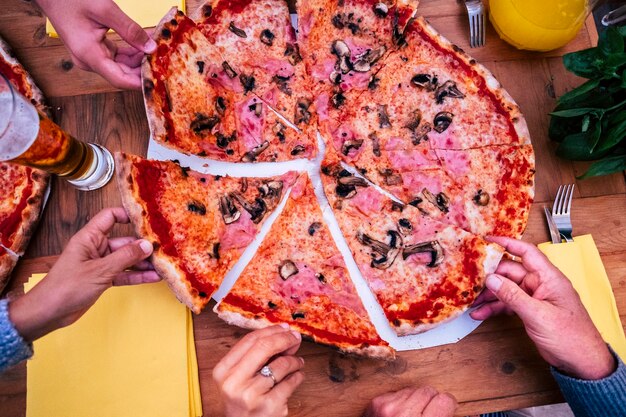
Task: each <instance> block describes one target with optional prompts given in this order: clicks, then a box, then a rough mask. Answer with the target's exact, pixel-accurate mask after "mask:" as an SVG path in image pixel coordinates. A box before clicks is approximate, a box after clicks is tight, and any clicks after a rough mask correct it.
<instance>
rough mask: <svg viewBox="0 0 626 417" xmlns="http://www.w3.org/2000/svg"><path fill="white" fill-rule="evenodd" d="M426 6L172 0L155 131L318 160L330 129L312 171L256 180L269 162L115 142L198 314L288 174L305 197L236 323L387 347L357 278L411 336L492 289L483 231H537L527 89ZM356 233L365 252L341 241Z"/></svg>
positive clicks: (236, 296)
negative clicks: (532, 224)
mask: <svg viewBox="0 0 626 417" xmlns="http://www.w3.org/2000/svg"><path fill="white" fill-rule="evenodd" d="M416 7H417V2H410V1H407V0H302V1H298V2H297V3H296V11H297V14H298V31H297V32H294V29H293V27H292V26H291V24H290V18H289V9H288V7H287V4H286V2H285V1H283V0H237V1H235V0H209V1H207V2H206V3H205V4H203V5H202V6H201V7H200V8H199V9H198V10H197V11H195V13H192V15H191V18H188V17H186V16H185V15H184V14H183V13H181V12H179V11H177V10H176V9H172V11H170V13H169V14H168V15H167V16H165V17H164V19H163V20H162V21H161V23H160V24H159V26H158V27H157V29H156V31H155V33H154V37H155V40H156V41H157V44H158V45H159V46H158V49H157V51H156V52H155V53H154V54H153V55H150V56H148V57H146V60H145V61H144V63H143V67H142V76H143V81H144V84H143V89H144V97H145V102H146V108H147V114H148V119H149V122H150V128H151V133H152V135H153V137H154V139H155V140H156V141H157V142H159V143H161V144H164V145H165V146H168V147H170V148H172V149H174V150H177V151H180V152H183V153H187V154H192V155H195V156H199V157H201V158H209V159H214V160H220V161H228V162H281V161H288V160H292V159H299V158H307V159H313V158H314V157H315V156H316V155H317V153H318V148H317V144H316V140H315V137H316V135H317V133H319V135H320V136H321V139H322V140H323V142H324V145H325V146H324V148H323V152H324V154H323V155H319V158H316V159H315V160H314V161H313V162H306V161H301V165H300V166H302V167H303V168H306V169H307V170H308V172H309V174H310V177H309V175H305V174H301V175H300V177H299V179H298V180H297V181H296V180H295V177H296V174H294V173H288V174H285V175H284V176H282V177H272V178H265V179H262V178H258V177H257V175H259V174H258V168H257V169H254V168H250V171H248V172H249V173H250V174H251V176H250V178H247V179H245V180H244V179H243V178H219V179H217V177H213V176H210V175H202V174H199V173H194V172H193V171H190V170H188V169H187V168H182V167H180V166H179V165H177V164H176V163H175V162H168V161H166V162H159V161H147V160H143V159H141V158H138V157H131V156H124V155H118V157H117V158H118V160H119V161H120V168H119V170H118V181H119V184H120V189H121V191H122V194H123V195H124V198H123V200H124V202H125V206H126V208H127V210H128V211H129V213H131V218H132V219H133V223H134V224H135V227H136V229H137V231H138V234H139V235H140V236H144V237H146V238H148V239H150V240H151V241H153V242H154V243H155V247H156V251H155V254H154V255H153V259H154V262H155V266H156V269H157V271H158V272H159V273H160V274H162V275H163V276H164V277H165V278H166V279H167V280H168V282H170V286H171V287H172V289H173V290H174V292H175V293H176V294H177V295H178V297H179V299H181V301H183V302H185V303H186V304H187V305H189V306H190V307H191V308H192V309H193V310H194V311H195V312H196V313H197V312H199V311H200V310H201V309H202V307H203V306H204V305H205V304H206V303H207V301H208V298H209V297H210V295H211V294H212V293H213V292H214V291H215V290H216V288H217V287H218V286H219V285H220V283H221V281H222V279H223V277H224V275H225V274H226V273H227V271H228V270H229V269H230V268H231V267H232V266H233V264H234V262H235V261H236V260H237V259H238V258H239V255H240V254H241V251H242V250H243V248H245V247H246V246H248V245H249V244H250V242H251V241H252V239H254V237H255V236H257V233H258V226H259V225H260V224H261V222H262V221H263V220H260V221H259V222H258V224H257V223H255V222H254V221H250V220H251V219H252V218H256V217H254V214H253V213H254V212H255V210H254V209H252V211H251V210H247V209H246V205H248V206H249V207H250V204H253V205H256V206H257V207H259V206H260V205H262V206H263V207H265V209H266V210H267V211H268V212H269V211H272V210H274V209H277V210H278V207H279V206H278V205H277V202H276V201H274V202H270V201H266V199H267V194H266V193H267V190H268V187H270V186H269V184H273V183H276V182H280V183H281V187H280V192H277V193H275V194H276V195H275V198H277V199H280V198H282V197H283V196H284V194H285V193H287V192H288V191H287V190H288V189H290V191H289V193H290V195H289V197H288V198H287V202H286V204H285V206H284V208H280V210H282V211H281V213H280V214H279V215H278V217H277V219H276V220H275V221H276V224H273V225H271V228H270V231H269V233H268V234H267V235H266V236H264V237H263V239H262V241H261V242H260V247H259V249H258V250H257V252H256V253H255V254H254V256H253V258H252V260H251V261H250V262H249V263H248V264H247V265H246V266H244V269H243V272H242V273H241V275H240V276H239V277H238V279H237V281H236V282H235V284H234V286H233V287H232V288H231V289H230V291H229V292H228V294H227V295H226V296H225V297H224V298H223V299H222V300H221V301H220V303H219V304H218V305H217V306H216V308H215V312H216V313H217V314H218V315H219V316H220V317H221V318H222V319H224V320H225V321H227V322H229V323H231V324H235V325H238V326H241V327H247V328H259V327H264V326H268V325H271V324H274V323H280V322H286V323H289V325H290V326H291V327H292V328H293V329H295V330H297V331H299V332H301V333H302V334H303V335H305V336H307V337H309V338H311V339H313V340H314V341H316V342H318V343H322V344H327V345H331V346H335V347H337V348H338V349H340V350H342V351H344V352H352V353H357V354H362V355H366V356H373V357H380V358H390V357H393V349H391V348H390V347H389V346H388V345H387V342H385V341H384V340H382V339H381V338H380V336H379V335H378V332H377V330H376V328H375V327H374V325H373V324H372V322H371V320H370V317H369V316H368V314H367V311H366V310H365V307H364V305H363V304H362V302H361V298H360V297H359V292H358V291H357V288H359V291H361V289H362V288H367V287H359V285H360V283H362V284H363V285H367V286H368V287H369V290H370V291H371V292H372V293H373V294H374V296H375V299H376V300H377V302H378V303H379V304H380V306H381V307H382V311H383V312H384V314H385V317H386V319H387V322H388V324H389V326H390V327H391V328H392V329H393V330H394V331H395V332H396V334H397V335H399V336H405V335H412V334H419V333H422V332H425V331H428V330H430V329H432V328H434V327H436V326H439V325H441V324H442V323H446V322H448V321H450V320H452V319H454V318H455V317H458V316H459V315H460V314H462V313H463V312H464V311H466V310H467V308H468V307H469V306H470V305H471V304H472V303H473V302H474V301H475V299H476V297H477V295H478V293H479V292H480V291H482V289H483V287H484V282H485V278H486V276H487V274H489V273H492V272H493V271H495V269H496V266H497V264H498V263H499V261H500V259H501V257H502V254H503V248H501V247H499V246H498V245H496V244H494V243H490V242H489V241H487V240H486V239H485V237H486V236H489V235H503V236H510V237H516V238H519V237H520V236H521V234H522V233H523V231H524V229H525V226H526V222H527V219H528V214H529V211H530V206H531V204H532V202H533V197H534V174H535V161H534V153H533V148H532V144H531V141H530V136H529V132H528V128H527V126H526V122H525V120H524V117H523V115H522V113H521V111H520V109H519V107H518V106H517V104H516V103H515V102H514V100H513V99H512V98H511V97H510V95H509V94H508V93H507V92H506V91H505V90H504V89H503V88H502V87H501V85H500V84H499V83H498V81H497V80H496V79H495V78H494V76H493V75H492V74H491V73H490V72H489V71H488V70H487V69H486V68H485V67H484V66H482V65H481V64H479V63H478V62H476V61H475V60H474V59H472V58H471V57H469V56H468V55H467V54H465V52H463V51H462V50H461V49H460V48H458V47H457V46H455V45H453V44H452V43H450V42H449V41H448V40H446V39H445V38H444V37H443V36H441V35H440V34H439V33H437V32H436V31H435V29H433V28H432V27H431V26H430V25H429V24H428V23H427V22H426V21H425V20H424V19H423V18H422V17H418V16H416ZM289 166H291V165H289ZM256 167H258V165H257V166H256ZM246 168H249V167H246ZM147 179H149V180H147ZM201 179H202V181H200V180H201ZM294 181H295V185H293V187H291V188H290V187H289V185H291V184H293V183H294ZM244 183H245V185H244ZM315 187H319V189H318V191H320V190H323V194H324V195H322V192H321V191H320V192H318V194H317V195H316V192H315V191H314V189H316V188H315ZM270 188H271V187H270ZM237 190H239V191H237ZM244 190H245V191H244ZM233 193H239V194H240V198H233V195H235V194H233ZM223 197H228V198H230V200H228V199H227V200H224V199H222V198H223ZM229 201H230V202H229ZM260 201H262V202H263V203H262V204H261V203H260ZM196 202H197V203H199V204H200V203H201V205H199V204H196ZM216 202H220V203H216ZM326 204H330V207H327V206H326ZM197 207H202V210H200V211H201V212H202V215H199V211H198V210H197ZM230 208H233V209H236V210H237V212H238V213H240V214H241V217H240V218H239V220H235V221H234V223H233V225H234V226H233V228H234V229H236V230H238V232H237V233H236V234H237V236H238V237H240V236H242V235H245V236H247V238H246V239H244V240H243V242H242V244H241V246H240V247H238V248H237V249H236V250H232V251H229V250H228V249H227V248H230V246H229V245H228V243H225V242H229V241H230V239H228V237H229V230H230V229H229V227H230V226H228V224H226V223H225V219H224V218H223V216H222V214H223V212H230ZM320 208H323V210H321V209H320ZM220 209H221V210H222V211H220ZM246 213H247V214H246ZM330 218H334V220H333V221H331V223H332V224H333V225H334V226H335V225H336V226H338V229H337V228H336V227H335V228H330V227H329V224H331V223H329V224H327V222H326V219H330ZM241 219H243V220H244V224H248V225H249V224H250V223H253V224H254V225H255V226H256V227H254V228H250V229H249V228H248V227H247V226H245V225H244V224H238V223H237V222H238V221H239V222H240V221H241ZM231 226H232V225H231ZM334 226H333V227H334ZM339 234H340V235H339ZM344 240H345V243H347V247H348V249H349V251H350V253H349V254H348V253H345V252H344V253H343V255H345V256H349V255H351V256H352V258H353V260H354V262H351V261H350V262H346V261H347V258H346V259H345V261H344V257H343V255H342V253H341V252H340V251H339V250H338V248H337V246H336V245H335V242H337V243H339V242H343V241H344ZM342 244H343V243H342ZM216 248H217V249H216ZM215 251H217V252H215ZM207 254H208V255H207ZM216 254H218V255H219V256H216ZM346 265H352V266H355V265H356V269H350V270H348V268H347V266H346ZM368 307H369V306H368ZM376 324H377V326H379V325H386V323H385V322H384V321H383V323H382V324H381V323H376Z"/></svg>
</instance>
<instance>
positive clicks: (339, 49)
mask: <svg viewBox="0 0 626 417" xmlns="http://www.w3.org/2000/svg"><path fill="white" fill-rule="evenodd" d="M331 52H332V53H333V54H335V55H337V58H341V57H343V56H347V57H350V47H348V45H347V44H346V43H345V42H344V41H342V40H339V39H338V40H336V41H335V42H333V45H332V49H331Z"/></svg>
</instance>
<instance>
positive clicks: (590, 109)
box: [550, 107, 604, 118]
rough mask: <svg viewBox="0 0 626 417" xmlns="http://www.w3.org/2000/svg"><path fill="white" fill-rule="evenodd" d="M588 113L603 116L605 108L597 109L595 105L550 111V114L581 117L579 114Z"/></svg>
mask: <svg viewBox="0 0 626 417" xmlns="http://www.w3.org/2000/svg"><path fill="white" fill-rule="evenodd" d="M586 114H592V115H595V116H596V117H598V118H601V117H602V115H603V114H604V110H603V109H596V108H594V107H582V108H580V109H569V110H557V111H554V112H552V113H550V116H557V117H579V116H584V115H586Z"/></svg>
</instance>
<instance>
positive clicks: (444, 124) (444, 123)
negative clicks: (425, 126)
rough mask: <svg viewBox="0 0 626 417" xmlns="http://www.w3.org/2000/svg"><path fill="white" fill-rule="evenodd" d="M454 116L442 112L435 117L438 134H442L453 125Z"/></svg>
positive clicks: (434, 122)
mask: <svg viewBox="0 0 626 417" xmlns="http://www.w3.org/2000/svg"><path fill="white" fill-rule="evenodd" d="M453 117H454V114H452V113H450V112H447V111H440V112H439V113H437V114H436V115H435V119H434V120H433V124H434V127H433V129H435V131H436V132H438V133H442V132H444V131H445V130H446V129H447V128H448V127H449V126H450V123H452V118H453Z"/></svg>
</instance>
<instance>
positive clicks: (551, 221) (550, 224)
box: [543, 206, 561, 243]
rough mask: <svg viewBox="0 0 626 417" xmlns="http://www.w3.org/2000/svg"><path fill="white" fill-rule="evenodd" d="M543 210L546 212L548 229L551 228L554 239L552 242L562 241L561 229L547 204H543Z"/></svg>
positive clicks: (551, 235) (551, 236)
mask: <svg viewBox="0 0 626 417" xmlns="http://www.w3.org/2000/svg"><path fill="white" fill-rule="evenodd" d="M543 212H544V213H545V214H546V222H547V223H548V229H550V238H551V239H552V243H561V234H560V233H559V229H557V227H556V223H554V219H553V218H552V213H550V210H549V209H548V207H546V206H543Z"/></svg>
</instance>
